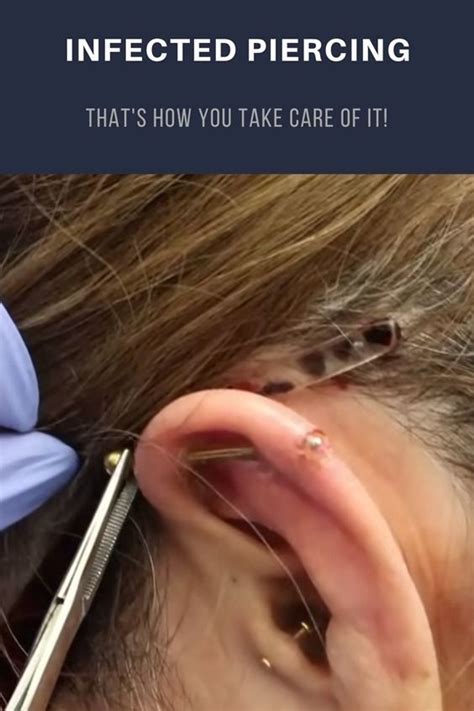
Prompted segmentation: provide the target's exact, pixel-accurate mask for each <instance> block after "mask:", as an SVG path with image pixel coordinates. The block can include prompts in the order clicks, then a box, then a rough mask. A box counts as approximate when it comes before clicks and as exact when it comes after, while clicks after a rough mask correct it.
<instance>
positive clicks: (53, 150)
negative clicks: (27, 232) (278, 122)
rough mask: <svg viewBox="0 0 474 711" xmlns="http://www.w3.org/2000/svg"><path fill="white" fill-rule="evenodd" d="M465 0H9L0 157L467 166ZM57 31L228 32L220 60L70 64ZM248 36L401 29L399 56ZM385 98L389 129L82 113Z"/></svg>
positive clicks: (37, 162)
mask: <svg viewBox="0 0 474 711" xmlns="http://www.w3.org/2000/svg"><path fill="white" fill-rule="evenodd" d="M473 16H474V6H473V4H472V3H470V2H466V1H465V0H453V2H450V3H444V2H443V3H441V2H433V0H431V2H430V1H429V0H418V1H417V2H413V1H412V0H398V1H397V2H396V3H387V2H378V1H376V0H358V2H353V1H352V2H351V1H349V0H346V1H343V0H337V1H336V2H324V3H323V2H308V1H307V0H296V1H292V2H290V1H289V0H286V2H279V1H277V0H271V1H270V0H263V1H262V0H259V1H257V2H256V1H255V0H239V2H217V1H215V0H214V1H211V0H206V1H204V0H201V1H200V2H191V1H190V0H188V1H185V0H182V1H181V2H171V1H169V2H166V3H165V2H156V1H151V0H135V1H134V2H130V1H129V0H101V1H100V2H97V0H81V1H80V2H77V1H76V2H64V1H60V0H50V1H49V2H41V3H39V2H37V1H35V0H23V1H22V0H15V1H14V2H13V1H12V0H10V2H6V3H3V4H2V8H1V11H0V72H1V86H2V104H1V113H0V170H2V171H4V172H22V171H26V172H30V171H41V172H45V171H46V172H49V171H51V172H65V171H71V172H82V171H98V172H105V171H111V172H122V171H123V172H148V171H150V172H163V171H165V172H168V171H169V172H181V171H184V170H186V171H189V172H208V171H210V172H221V171H226V172H353V171H355V172H378V171H382V172H400V171H403V172H471V171H473V170H474V141H473V136H472V126H473V125H474V92H473V91H472V85H471V82H472V77H473V65H474V59H473V52H472V47H473V40H472V27H473V26H474V19H473ZM66 37H74V38H78V37H84V38H87V39H89V40H90V39H92V38H93V37H111V38H125V37H129V38H136V37H139V38H140V37H141V38H144V39H151V38H153V37H163V38H169V37H211V38H213V37H225V38H230V39H233V40H234V41H235V42H236V43H237V45H238V48H239V53H238V56H237V57H236V58H235V59H234V60H233V61H231V62H227V63H222V64H219V63H214V62H211V63H197V64H192V63H183V64H178V63H176V62H175V61H174V60H167V61H165V62H162V63H159V64H155V63H153V62H142V63H125V62H124V61H123V60H122V59H117V58H115V57H114V61H112V62H110V63H105V62H101V63H84V64H79V63H67V62H66V58H65V57H66ZM249 37H262V38H266V39H268V38H270V37H287V38H304V37H316V38H320V39H321V40H323V41H324V40H327V39H329V38H331V37H342V38H346V39H348V38H350V37H368V38H372V39H375V38H377V37H385V38H386V39H387V40H390V39H392V38H395V37H404V38H406V39H407V40H408V41H409V42H410V53H411V58H410V61H409V62H400V63H394V62H391V61H385V62H383V63H367V64H366V63H362V62H358V63H351V62H350V61H346V62H341V63H338V64H334V63H330V62H323V63H313V62H310V63H307V64H305V63H302V62H298V63H286V64H285V63H281V62H277V63H270V62H268V61H258V62H255V63H254V64H249V63H248V62H247V57H246V51H245V50H246V43H247V39H248V38H249ZM154 106H158V107H160V106H179V107H183V106H184V107H198V106H206V107H208V106H209V107H212V106H223V107H234V109H236V108H237V107H239V106H257V107H269V106H281V107H283V108H289V107H291V106H299V107H303V106H309V107H313V106H333V107H343V106H347V107H351V106H357V107H361V108H365V107H369V106H372V107H387V109H388V119H389V121H388V126H387V127H386V128H379V129H368V128H364V127H361V126H358V127H357V128H341V127H337V128H332V129H311V128H304V129H294V128H293V129H292V128H288V127H284V128H267V129H241V128H239V127H238V126H233V127H232V128H230V129H223V128H220V129H202V128H200V127H198V126H197V125H195V126H192V127H190V128H187V129H177V128H174V129H172V128H168V129H161V130H160V129H153V128H144V129H138V128H136V127H133V128H127V129H123V128H107V129H97V128H92V129H90V128H88V127H87V114H86V111H85V109H86V107H102V108H105V107H154Z"/></svg>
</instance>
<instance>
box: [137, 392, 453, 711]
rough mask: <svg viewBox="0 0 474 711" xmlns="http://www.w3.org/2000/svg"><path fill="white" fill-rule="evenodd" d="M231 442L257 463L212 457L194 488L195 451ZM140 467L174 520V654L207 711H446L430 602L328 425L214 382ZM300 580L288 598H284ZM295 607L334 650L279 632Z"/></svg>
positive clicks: (169, 527) (179, 414) (183, 408)
mask: <svg viewBox="0 0 474 711" xmlns="http://www.w3.org/2000/svg"><path fill="white" fill-rule="evenodd" d="M223 443H225V444H229V443H231V444H238V445H241V444H245V445H249V444H250V446H251V447H252V448H253V449H255V451H256V454H257V460H256V462H248V461H231V460H230V461H227V462H226V463H220V464H218V465H211V466H203V467H202V468H199V470H198V471H197V472H196V475H197V478H198V479H199V480H200V482H201V485H202V487H196V486H195V480H196V476H195V475H192V474H191V473H190V468H189V466H186V456H187V452H189V451H190V450H195V449H196V448H202V447H204V446H205V447H207V448H208V447H209V446H210V445H211V444H212V445H213V446H215V447H219V446H221V445H222V444H223ZM135 467H136V476H137V479H138V482H139V485H140V488H141V490H142V492H143V494H144V495H145V496H146V498H147V499H148V500H149V501H150V503H151V504H152V505H153V506H154V507H155V509H156V510H157V511H158V512H159V513H160V515H161V517H162V518H163V520H164V523H165V531H166V541H167V544H168V551H169V563H170V569H169V575H168V579H169V583H170V586H171V588H172V593H173V596H172V597H171V596H170V595H169V599H170V613H169V615H168V617H169V618H170V619H174V624H175V625H176V627H178V620H180V621H181V624H180V625H179V629H178V630H176V634H175V635H174V649H173V648H172V649H171V650H170V653H171V654H172V655H173V660H174V662H175V664H176V665H177V666H178V669H179V673H180V678H181V679H182V680H183V683H184V684H185V686H186V684H188V685H189V687H190V693H191V695H192V696H193V698H194V702H195V707H196V708H198V709H202V710H203V711H208V709H209V708H220V705H219V704H222V703H224V702H225V703H226V704H227V705H226V706H225V708H228V709H235V711H237V710H238V711H242V709H245V711H254V709H255V711H265V710H266V709H267V708H268V709H270V708H272V709H273V710H275V709H278V710H279V709H281V710H282V711H283V709H285V710H286V709H288V708H291V709H292V710H293V709H294V710H295V711H300V709H301V711H305V710H306V709H308V710H309V709H314V708H315V707H316V708H321V710H322V711H323V710H324V711H326V709H328V710H329V709H335V708H340V709H343V710H344V711H380V710H381V709H382V708H383V709H384V711H385V709H386V710H387V711H389V710H391V709H393V710H394V711H395V710H397V711H398V710H399V709H410V711H426V710H427V709H430V711H441V708H442V706H441V698H440V689H439V679H438V670H437V660H436V654H435V651H434V645H433V639H432V635H431V631H430V627H429V624H428V620H427V616H426V612H425V610H424V607H423V604H422V601H421V599H420V597H419V594H418V591H417V589H416V587H415V585H414V583H413V580H412V578H411V576H410V573H409V571H408V569H407V566H406V563H405V560H404V557H403V554H402V551H401V550H400V547H399V545H398V544H397V542H396V540H395V538H394V536H393V534H392V531H391V529H390V526H389V525H388V522H387V521H386V519H385V518H384V516H383V515H382V513H381V511H380V510H379V508H378V507H377V505H376V503H375V502H374V500H373V499H372V497H371V496H370V495H369V493H368V491H367V489H366V488H365V487H364V485H363V483H362V481H361V477H360V476H358V475H357V472H356V471H355V470H354V469H353V468H352V467H350V466H349V465H348V464H347V463H346V462H345V461H343V459H342V458H341V456H340V455H339V453H338V452H337V451H336V449H335V447H334V446H333V445H332V443H331V432H322V430H321V428H320V425H319V423H318V422H312V421H310V420H308V419H307V418H305V417H303V416H302V415H301V414H299V413H297V412H296V411H295V410H293V409H292V408H291V407H287V406H285V405H283V404H281V403H279V402H274V401H272V400H269V399H267V398H264V397H261V396H259V395H255V394H253V393H248V392H241V391H237V390H214V391H205V392H201V393H195V394H193V395H189V396H185V397H183V398H181V399H179V400H177V401H175V402H174V403H172V404H171V405H169V406H168V407H167V408H165V409H164V410H163V411H162V412H160V413H159V414H158V415H157V416H156V417H155V418H154V419H153V420H152V422H151V423H150V425H149V426H148V427H147V429H146V430H145V432H144V434H143V437H142V439H141V442H140V444H139V446H138V449H137V452H136V461H135ZM209 490H211V494H210V495H209V494H208V493H206V492H209ZM216 491H217V492H218V494H216ZM203 492H204V494H205V495H203ZM242 518H243V519H244V520H245V521H247V522H249V523H250V526H249V530H251V531H253V534H254V535H253V536H252V537H250V536H247V535H245V533H244V532H242V526H241V524H240V523H239V522H240V521H241V520H242ZM262 532H263V533H262ZM268 532H270V534H269V536H270V538H269V540H270V541H271V540H272V539H271V535H272V534H276V536H275V545H274V546H273V547H272V546H270V548H271V550H272V554H271V555H268V552H269V551H268V548H269V546H268V545H267V546H266V545H261V543H262V539H263V541H266V540H267V538H266V535H267V534H268ZM256 534H257V535H256ZM259 534H260V536H261V537H259ZM173 572H175V573H176V576H175V579H174V580H173ZM288 579H289V580H290V582H291V583H292V587H293V592H292V595H293V597H292V599H290V598H291V596H288V595H287V597H286V598H285V595H281V596H280V597H279V595H278V594H276V593H275V591H276V590H279V589H283V586H284V584H285V583H287V582H288ZM184 581H185V582H186V583H187V585H188V587H187V589H186V590H183V582H184ZM286 589H287V588H286ZM219 591H220V596H221V600H220V605H217V601H218V599H219ZM223 591H224V592H223ZM285 604H286V605H288V606H290V605H293V606H294V605H298V604H299V605H300V610H301V614H304V613H306V614H307V619H306V621H305V622H306V624H308V625H309V626H310V634H311V637H312V638H313V641H314V646H313V651H314V650H319V651H321V650H320V641H319V640H320V636H321V635H324V649H323V652H322V653H317V654H313V655H312V654H308V651H311V645H308V644H305V645H301V644H300V643H299V642H300V641H301V636H298V633H299V630H298V628H296V629H294V630H293V631H289V630H288V629H287V628H283V627H282V625H281V624H280V622H279V621H280V620H281V619H282V617H284V612H285V610H284V609H282V608H283V607H284V605H285ZM279 605H281V606H282V607H280V608H279ZM308 613H310V614H308ZM199 615H200V616H201V620H199ZM321 621H324V624H322V625H321V629H319V631H318V630H317V629H316V630H311V627H312V626H313V625H314V626H316V627H318V624H319V623H320V622H321ZM186 627H188V633H186ZM189 629H191V633H189ZM205 631H206V635H207V636H206V635H205ZM307 641H308V640H307V639H306V642H307ZM193 649H194V652H193ZM213 670H214V671H213ZM216 674H218V675H219V684H217V685H213V684H212V679H213V678H215V675H216ZM239 679H240V680H242V679H245V683H244V682H243V681H242V683H240V682H239V681H238V680H239ZM223 687H225V688H223ZM231 689H234V693H233V694H232V693H231ZM237 692H238V693H237ZM222 694H224V695H223V696H222ZM229 694H230V696H229ZM230 701H231V702H232V703H230ZM206 704H207V706H206ZM232 704H234V705H232Z"/></svg>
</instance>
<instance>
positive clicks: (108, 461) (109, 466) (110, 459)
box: [104, 451, 122, 476]
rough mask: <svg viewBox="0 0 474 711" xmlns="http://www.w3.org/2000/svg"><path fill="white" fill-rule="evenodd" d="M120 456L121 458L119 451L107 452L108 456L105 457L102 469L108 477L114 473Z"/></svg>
mask: <svg viewBox="0 0 474 711" xmlns="http://www.w3.org/2000/svg"><path fill="white" fill-rule="evenodd" d="M121 456H122V452H119V451H116V452H109V453H108V454H106V455H105V457H104V469H105V471H106V472H107V474H108V475H109V476H112V474H113V473H114V471H115V467H116V466H117V464H118V463H119V461H120V457H121Z"/></svg>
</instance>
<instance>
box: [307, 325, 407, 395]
mask: <svg viewBox="0 0 474 711" xmlns="http://www.w3.org/2000/svg"><path fill="white" fill-rule="evenodd" d="M400 340H401V329H400V326H399V325H398V323H397V322H396V321H395V320H394V319H385V320H384V321H376V322H374V323H371V324H365V325H363V326H359V327H358V328H353V329H350V330H349V331H347V332H346V333H344V334H341V335H340V336H336V337H334V338H332V339H330V340H328V341H325V342H323V343H322V344H321V345H320V346H319V347H318V348H317V349H315V350H313V351H308V352H307V353H304V354H303V355H302V356H301V357H300V359H299V365H300V366H301V367H302V368H303V369H304V370H305V371H306V372H307V373H308V374H309V375H311V376H314V383H319V382H323V381H325V380H329V379H331V378H334V377H336V376H337V375H341V374H342V373H347V372H348V371H351V370H354V369H355V368H359V367H360V366H361V365H365V364H366V363H370V362H371V361H373V360H376V359H377V358H381V357H382V356H384V355H387V353H390V352H392V351H393V350H395V348H396V347H397V345H398V344H399V342H400Z"/></svg>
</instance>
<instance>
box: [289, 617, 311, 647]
mask: <svg viewBox="0 0 474 711" xmlns="http://www.w3.org/2000/svg"><path fill="white" fill-rule="evenodd" d="M312 632H313V630H312V628H311V626H310V625H309V624H308V623H307V622H305V621H304V620H303V621H301V622H300V626H299V629H298V631H297V632H296V633H295V634H294V635H293V639H294V640H295V642H297V641H298V640H299V639H301V637H306V635H308V634H312Z"/></svg>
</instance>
